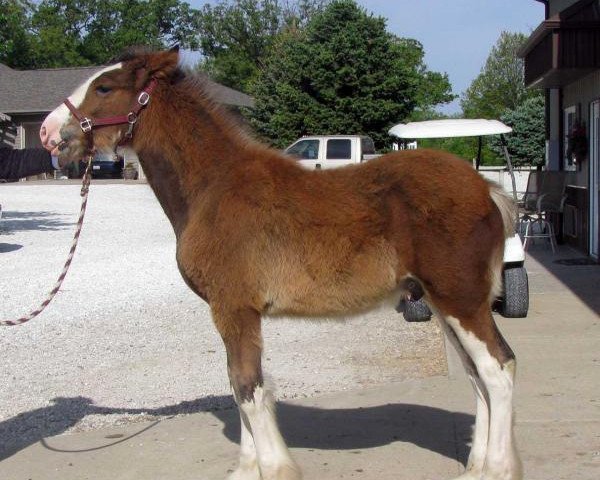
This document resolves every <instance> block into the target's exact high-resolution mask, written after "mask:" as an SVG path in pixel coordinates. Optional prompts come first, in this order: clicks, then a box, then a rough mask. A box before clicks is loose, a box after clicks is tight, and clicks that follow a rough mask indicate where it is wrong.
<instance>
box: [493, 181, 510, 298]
mask: <svg viewBox="0 0 600 480" xmlns="http://www.w3.org/2000/svg"><path fill="white" fill-rule="evenodd" d="M488 184H489V186H490V198H491V199H492V202H494V204H495V205H496V207H497V208H498V212H499V213H500V216H501V218H502V225H503V227H504V238H503V240H506V239H507V238H510V237H512V236H514V234H515V218H516V213H517V212H516V205H515V202H514V200H513V199H512V198H511V197H510V196H509V195H508V194H507V193H506V191H505V190H504V189H503V188H502V187H501V186H500V185H498V184H497V183H496V182H491V181H488ZM503 266H504V242H502V246H501V248H499V249H498V250H497V251H496V252H495V254H494V257H493V259H492V263H491V265H490V278H491V280H492V289H491V295H490V301H491V302H493V301H494V300H495V299H496V298H497V297H498V296H500V295H501V294H502V289H503V282H502V269H503Z"/></svg>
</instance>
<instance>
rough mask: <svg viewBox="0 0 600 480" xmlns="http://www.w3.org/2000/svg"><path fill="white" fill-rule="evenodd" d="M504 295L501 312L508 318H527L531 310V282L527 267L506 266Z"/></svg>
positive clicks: (503, 278)
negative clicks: (528, 277) (528, 278)
mask: <svg viewBox="0 0 600 480" xmlns="http://www.w3.org/2000/svg"><path fill="white" fill-rule="evenodd" d="M502 280H503V284H504V295H503V296H502V299H501V302H500V313H501V314H502V316H503V317H507V318H525V317H526V316H527V311H528V310H529V282H528V280H527V270H525V267H512V268H505V269H504V272H503V273H502Z"/></svg>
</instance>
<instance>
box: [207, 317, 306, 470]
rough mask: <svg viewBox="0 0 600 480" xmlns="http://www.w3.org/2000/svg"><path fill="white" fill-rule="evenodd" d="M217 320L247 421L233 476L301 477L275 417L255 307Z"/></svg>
mask: <svg viewBox="0 0 600 480" xmlns="http://www.w3.org/2000/svg"><path fill="white" fill-rule="evenodd" d="M213 319H214V321H215V325H216V326H217V329H218V330H219V333H220V334H221V336H222V338H223V341H224V343H225V348H226V350H227V368H228V372H229V380H230V382H231V386H232V388H233V393H234V396H235V400H236V402H237V404H238V407H239V409H240V418H241V424H242V435H241V451H240V465H239V467H238V468H237V470H235V471H234V472H233V473H232V474H231V476H230V477H229V478H230V479H231V480H258V479H262V480H300V479H301V477H302V476H301V474H300V470H299V468H298V467H297V466H296V464H295V463H294V461H293V460H292V458H291V456H290V453H289V451H288V449H287V446H286V445H285V442H284V440H283V437H282V436H281V433H280V432H279V428H278V427H277V421H276V419H275V408H274V407H275V402H274V400H273V398H272V396H271V394H270V392H269V391H268V390H267V389H266V388H265V385H264V382H263V376H262V369H261V354H262V336H261V325H260V315H259V313H258V312H256V311H255V310H252V309H242V310H237V311H236V312H235V313H234V314H224V313H222V312H217V311H215V310H214V309H213Z"/></svg>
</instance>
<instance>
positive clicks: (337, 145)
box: [326, 139, 352, 160]
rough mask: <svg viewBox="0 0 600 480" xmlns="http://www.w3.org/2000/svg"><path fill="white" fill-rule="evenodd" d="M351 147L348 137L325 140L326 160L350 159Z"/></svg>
mask: <svg viewBox="0 0 600 480" xmlns="http://www.w3.org/2000/svg"><path fill="white" fill-rule="evenodd" d="M351 153H352V148H351V146H350V140H349V139H347V140H346V139H335V140H328V141H327V157H326V158H327V160H350V159H351V158H352V157H351Z"/></svg>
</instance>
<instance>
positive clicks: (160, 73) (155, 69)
mask: <svg viewBox="0 0 600 480" xmlns="http://www.w3.org/2000/svg"><path fill="white" fill-rule="evenodd" d="M178 65H179V47H177V48H176V49H173V48H171V49H170V50H165V51H162V52H154V53H151V54H149V55H148V56H147V57H146V61H145V63H144V66H143V67H141V68H140V69H138V72H137V78H138V81H140V82H142V83H143V84H146V83H147V82H148V80H149V79H150V78H152V77H153V78H157V79H165V78H170V77H171V76H173V74H174V73H175V72H176V71H177V67H178Z"/></svg>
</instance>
